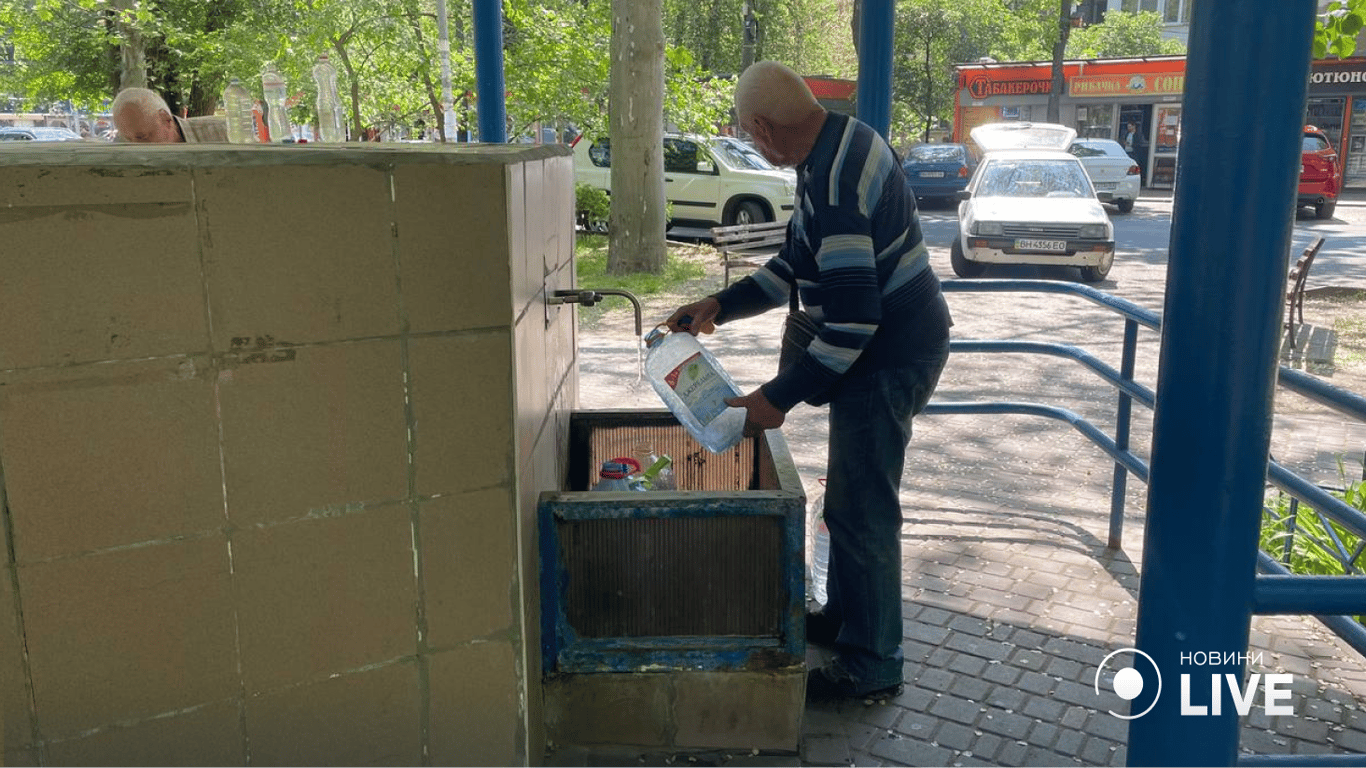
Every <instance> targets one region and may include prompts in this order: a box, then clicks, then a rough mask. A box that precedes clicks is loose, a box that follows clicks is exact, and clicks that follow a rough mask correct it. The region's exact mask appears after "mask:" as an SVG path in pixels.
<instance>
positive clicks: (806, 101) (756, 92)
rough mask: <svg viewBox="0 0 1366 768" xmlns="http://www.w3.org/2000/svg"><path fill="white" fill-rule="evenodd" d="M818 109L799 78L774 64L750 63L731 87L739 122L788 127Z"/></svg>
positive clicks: (784, 66) (808, 87)
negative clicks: (766, 122)
mask: <svg viewBox="0 0 1366 768" xmlns="http://www.w3.org/2000/svg"><path fill="white" fill-rule="evenodd" d="M821 108H822V107H821V105H820V102H819V101H816V97H815V96H814V95H812V93H811V88H810V86H808V85H807V84H806V81H805V80H803V79H802V76H801V75H799V74H797V73H796V72H794V71H793V70H792V68H791V67H788V66H787V65H785V64H779V63H778V62H776V61H756V62H754V63H753V64H751V65H750V66H749V68H748V69H746V70H745V71H744V74H742V75H740V79H739V80H738V81H737V82H736V83H735V113H736V115H737V116H738V117H740V118H741V119H744V118H745V117H750V116H753V117H765V118H768V119H769V120H770V121H772V122H773V123H775V124H777V125H782V126H792V125H797V124H798V123H800V122H801V121H802V120H803V119H804V118H805V117H806V116H807V115H809V114H811V113H812V112H813V111H815V110H818V109H821Z"/></svg>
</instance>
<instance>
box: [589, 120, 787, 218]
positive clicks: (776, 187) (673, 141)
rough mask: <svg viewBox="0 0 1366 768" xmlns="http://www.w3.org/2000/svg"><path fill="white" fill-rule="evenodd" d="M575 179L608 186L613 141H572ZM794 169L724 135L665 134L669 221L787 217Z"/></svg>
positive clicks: (604, 188) (665, 189) (595, 185)
mask: <svg viewBox="0 0 1366 768" xmlns="http://www.w3.org/2000/svg"><path fill="white" fill-rule="evenodd" d="M573 146H574V181H575V182H577V183H579V184H588V185H590V186H593V187H597V188H598V189H602V190H606V191H607V192H608V193H609V194H610V193H611V191H612V169H611V165H612V146H611V143H610V142H609V141H608V139H607V138H606V137H604V138H601V139H598V140H597V141H590V140H589V139H588V138H587V137H586V136H582V135H581V136H579V137H578V138H577V139H575V140H574V145H573ZM796 193H797V174H796V173H795V172H794V171H790V170H782V169H779V168H775V167H773V166H772V165H770V164H769V163H768V161H766V160H764V158H763V156H761V155H760V154H759V153H758V152H757V151H755V149H754V148H753V147H751V146H749V145H748V144H745V143H744V142H742V141H740V140H738V139H732V138H728V137H725V136H717V137H712V138H704V137H701V136H688V135H680V134H669V135H666V136H665V137H664V194H665V197H666V198H667V199H668V201H669V202H670V203H672V204H673V223H675V224H695V225H700V226H706V227H713V226H717V225H731V224H755V223H759V222H764V221H787V220H788V219H789V218H791V216H792V202H793V198H794V197H795V196H796Z"/></svg>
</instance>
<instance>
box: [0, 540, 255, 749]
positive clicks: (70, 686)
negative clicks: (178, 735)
mask: <svg viewBox="0 0 1366 768" xmlns="http://www.w3.org/2000/svg"><path fill="white" fill-rule="evenodd" d="M19 589H20V595H21V596H22V599H23V603H24V627H25V636H26V639H27V643H28V645H27V647H28V653H29V659H30V664H31V667H32V673H33V686H34V691H35V698H36V700H37V712H38V719H39V723H40V724H41V726H42V729H43V733H44V734H45V735H47V736H49V737H52V738H61V737H63V736H74V735H75V734H77V733H79V732H81V731H83V730H86V729H89V728H95V727H98V726H103V725H108V724H110V723H114V722H118V721H123V720H131V719H138V718H144V717H150V716H152V715H157V714H162V713H166V712H174V711H177V710H181V709H185V708H188V707H192V706H197V705H200V704H204V703H207V702H212V701H220V700H224V699H227V698H229V697H231V696H233V695H235V694H236V693H237V691H238V683H237V656H236V651H235V633H234V630H233V621H232V605H231V596H230V589H229V575H228V556H227V546H226V542H225V541H224V540H223V539H222V537H214V538H210V539H204V540H198V541H185V542H180V543H176V544H164V545H158V546H150V547H140V548H137V549H130V550H124V551H119V552H113V553H107V554H102V555H92V556H87V557H81V558H76V559H72V560H59V561H55V562H50V563H42V564H39V565H30V566H19Z"/></svg>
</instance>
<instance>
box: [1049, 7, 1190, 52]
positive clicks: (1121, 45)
mask: <svg viewBox="0 0 1366 768" xmlns="http://www.w3.org/2000/svg"><path fill="white" fill-rule="evenodd" d="M1185 52H1186V46H1185V45H1183V44H1182V43H1181V41H1179V40H1166V39H1163V37H1162V16H1161V15H1160V14H1157V13H1153V12H1141V13H1108V14H1106V16H1105V23H1104V24H1095V25H1092V26H1089V27H1081V28H1078V29H1074V30H1072V34H1071V35H1070V36H1069V37H1068V40H1067V58H1069V59H1102V58H1120V57H1126V56H1153V55H1160V54H1180V53H1185Z"/></svg>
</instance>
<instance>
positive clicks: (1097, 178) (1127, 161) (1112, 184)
mask: <svg viewBox="0 0 1366 768" xmlns="http://www.w3.org/2000/svg"><path fill="white" fill-rule="evenodd" d="M1067 151H1068V152H1071V153H1072V154H1073V155H1074V156H1076V158H1077V159H1078V160H1080V161H1081V164H1082V166H1084V167H1085V168H1086V174H1087V175H1088V176H1090V177H1091V184H1092V185H1094V186H1095V188H1096V197H1097V198H1098V199H1099V200H1100V201H1101V202H1102V203H1113V204H1114V206H1115V207H1116V208H1118V209H1119V212H1120V213H1128V212H1129V211H1132V210H1133V209H1134V201H1135V200H1137V199H1138V190H1139V179H1140V178H1141V177H1140V176H1139V170H1138V163H1136V162H1134V159H1133V158H1132V157H1129V154H1128V153H1127V152H1125V151H1124V147H1121V146H1120V145H1119V142H1117V141H1112V140H1110V139H1076V140H1074V141H1073V142H1072V146H1070V147H1068V148H1067Z"/></svg>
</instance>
